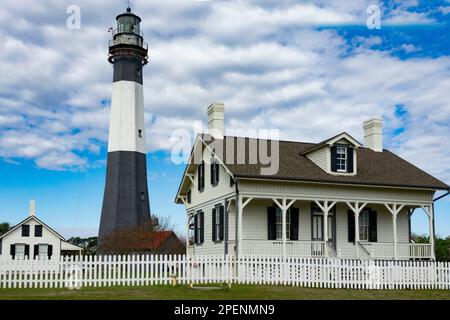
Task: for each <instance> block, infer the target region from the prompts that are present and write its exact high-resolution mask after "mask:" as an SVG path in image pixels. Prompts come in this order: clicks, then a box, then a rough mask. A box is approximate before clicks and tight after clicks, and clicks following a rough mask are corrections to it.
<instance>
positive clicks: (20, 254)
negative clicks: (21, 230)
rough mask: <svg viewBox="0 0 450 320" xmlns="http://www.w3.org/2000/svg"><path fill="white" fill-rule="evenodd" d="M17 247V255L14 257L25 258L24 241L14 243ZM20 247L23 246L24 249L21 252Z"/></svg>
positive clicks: (17, 258)
mask: <svg viewBox="0 0 450 320" xmlns="http://www.w3.org/2000/svg"><path fill="white" fill-rule="evenodd" d="M14 247H15V256H14V259H16V260H24V259H25V244H23V243H16V244H15V245H14ZM19 248H23V251H22V252H20V251H21V250H19Z"/></svg>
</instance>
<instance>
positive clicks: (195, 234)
mask: <svg viewBox="0 0 450 320" xmlns="http://www.w3.org/2000/svg"><path fill="white" fill-rule="evenodd" d="M197 228H198V213H197V214H196V215H195V216H194V243H195V244H198V240H199V239H198V234H197Z"/></svg>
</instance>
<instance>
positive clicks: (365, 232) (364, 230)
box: [358, 210, 370, 242]
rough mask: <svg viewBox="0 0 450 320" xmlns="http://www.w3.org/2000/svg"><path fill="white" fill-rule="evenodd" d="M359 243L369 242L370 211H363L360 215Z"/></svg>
mask: <svg viewBox="0 0 450 320" xmlns="http://www.w3.org/2000/svg"><path fill="white" fill-rule="evenodd" d="M358 232H359V241H365V242H368V241H369V232H370V230H369V211H367V210H363V211H361V213H360V214H359V229H358Z"/></svg>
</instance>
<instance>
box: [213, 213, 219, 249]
mask: <svg viewBox="0 0 450 320" xmlns="http://www.w3.org/2000/svg"><path fill="white" fill-rule="evenodd" d="M215 215H216V218H215V222H216V225H215V226H214V228H215V229H216V234H215V239H214V241H220V207H216V210H215Z"/></svg>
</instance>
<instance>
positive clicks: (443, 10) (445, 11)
mask: <svg viewBox="0 0 450 320" xmlns="http://www.w3.org/2000/svg"><path fill="white" fill-rule="evenodd" d="M438 11H439V12H440V13H442V14H443V15H447V14H449V13H450V6H440V7H438Z"/></svg>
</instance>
